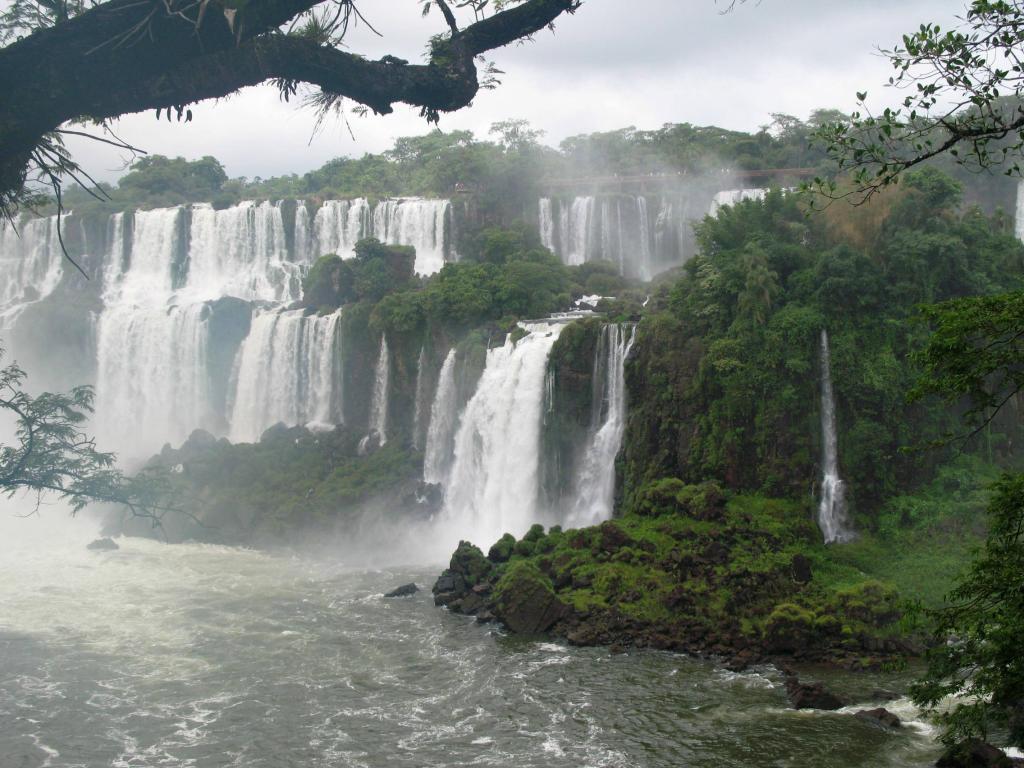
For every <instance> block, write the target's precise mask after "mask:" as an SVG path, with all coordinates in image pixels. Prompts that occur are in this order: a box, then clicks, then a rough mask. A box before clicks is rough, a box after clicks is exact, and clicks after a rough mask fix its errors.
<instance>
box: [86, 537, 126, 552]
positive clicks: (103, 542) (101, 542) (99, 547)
mask: <svg viewBox="0 0 1024 768" xmlns="http://www.w3.org/2000/svg"><path fill="white" fill-rule="evenodd" d="M85 548H86V549H91V550H93V551H94V552H112V551H113V550H115V549H120V548H121V547H119V546H118V545H117V542H116V541H114V540H113V539H111V538H103V539H96V540H95V541H92V542H89V543H88V544H87V545H86V546H85Z"/></svg>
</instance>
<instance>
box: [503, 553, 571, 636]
mask: <svg viewBox="0 0 1024 768" xmlns="http://www.w3.org/2000/svg"><path fill="white" fill-rule="evenodd" d="M516 566H518V567H516ZM499 590H500V594H499V595H498V598H497V600H496V602H495V604H494V607H493V609H492V610H493V612H494V615H495V616H497V617H498V618H499V619H500V620H501V621H502V622H503V623H504V624H505V626H506V627H508V628H509V629H510V630H511V631H513V632H516V633H518V634H524V635H535V634H540V633H542V632H546V631H547V630H549V629H550V628H551V627H552V625H554V624H555V622H557V621H558V620H559V619H561V618H563V617H564V616H566V615H567V614H568V612H569V609H568V607H567V606H566V605H565V604H564V603H562V601H561V600H559V599H558V597H557V596H556V595H555V591H554V589H553V587H552V585H551V581H550V579H548V578H547V577H546V576H544V574H542V573H541V572H540V571H539V570H538V569H537V568H536V567H533V566H530V565H528V564H526V563H523V564H521V565H520V564H519V563H516V564H515V565H514V566H513V567H512V568H511V569H510V570H509V571H508V572H507V573H506V574H505V575H504V576H503V577H502V579H501V582H500V583H499Z"/></svg>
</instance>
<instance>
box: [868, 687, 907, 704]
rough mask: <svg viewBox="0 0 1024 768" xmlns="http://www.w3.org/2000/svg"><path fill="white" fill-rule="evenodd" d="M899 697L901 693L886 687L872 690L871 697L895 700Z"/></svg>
mask: <svg viewBox="0 0 1024 768" xmlns="http://www.w3.org/2000/svg"><path fill="white" fill-rule="evenodd" d="M899 697H900V695H899V694H898V693H896V692H895V691H889V690H886V689H885V688H875V690H873V691H872V692H871V696H870V697H869V698H870V699H871V700H872V701H895V700H896V699H898V698H899Z"/></svg>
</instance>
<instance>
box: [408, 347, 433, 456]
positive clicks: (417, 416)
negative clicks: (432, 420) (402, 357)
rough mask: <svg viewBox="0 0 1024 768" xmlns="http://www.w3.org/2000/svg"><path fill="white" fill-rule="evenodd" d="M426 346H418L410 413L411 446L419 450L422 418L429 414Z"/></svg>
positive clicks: (421, 442)
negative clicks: (414, 397) (414, 400)
mask: <svg viewBox="0 0 1024 768" xmlns="http://www.w3.org/2000/svg"><path fill="white" fill-rule="evenodd" d="M426 368H427V348H426V347H420V356H419V358H418V359H417V361H416V403H415V405H414V407H413V414H412V447H413V448H414V449H415V450H419V449H420V448H421V447H422V446H423V430H424V424H423V419H424V417H425V416H428V415H429V414H427V413H426V410H427V389H428V387H427V377H426V376H425V375H424V373H425V372H426Z"/></svg>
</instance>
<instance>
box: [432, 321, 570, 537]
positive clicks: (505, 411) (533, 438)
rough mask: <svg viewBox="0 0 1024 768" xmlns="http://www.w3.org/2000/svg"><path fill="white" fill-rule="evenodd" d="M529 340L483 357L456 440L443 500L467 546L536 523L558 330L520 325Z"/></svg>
mask: <svg viewBox="0 0 1024 768" xmlns="http://www.w3.org/2000/svg"><path fill="white" fill-rule="evenodd" d="M524 328H525V329H526V330H527V331H528V335H526V336H524V337H523V338H521V339H519V340H518V341H513V339H512V336H511V334H510V335H509V336H508V337H506V340H505V343H504V344H503V345H502V346H500V347H495V348H493V349H490V350H488V352H487V364H486V367H485V368H484V372H483V376H482V377H481V379H480V382H479V384H478V385H477V389H476V393H475V394H474V395H473V397H472V398H471V399H470V401H469V403H468V404H467V405H466V409H465V411H464V413H463V414H462V419H461V421H460V423H459V428H458V432H457V434H456V436H455V453H454V461H453V465H452V469H451V473H450V476H449V482H448V487H447V489H446V495H445V511H444V517H445V521H446V523H447V524H450V525H453V526H454V528H455V530H458V531H461V532H463V533H462V534H460V535H465V536H466V537H467V538H470V539H471V540H473V541H478V542H491V541H495V540H496V539H497V538H498V537H500V536H501V535H502V534H503V533H505V532H506V531H507V532H511V533H513V534H516V535H520V536H521V535H522V534H523V533H525V532H526V530H527V529H528V528H529V527H530V525H531V524H532V523H534V522H536V521H537V520H538V518H539V516H540V512H541V510H540V509H539V508H538V507H539V505H538V500H539V493H538V487H539V485H538V478H539V469H540V438H541V415H542V414H541V411H542V408H543V403H544V379H545V373H546V371H547V362H548V356H549V354H550V353H551V348H552V347H553V346H554V343H555V341H556V339H557V338H558V335H559V333H560V332H561V329H562V325H561V324H559V323H543V322H542V323H533V324H527V325H524Z"/></svg>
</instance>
